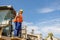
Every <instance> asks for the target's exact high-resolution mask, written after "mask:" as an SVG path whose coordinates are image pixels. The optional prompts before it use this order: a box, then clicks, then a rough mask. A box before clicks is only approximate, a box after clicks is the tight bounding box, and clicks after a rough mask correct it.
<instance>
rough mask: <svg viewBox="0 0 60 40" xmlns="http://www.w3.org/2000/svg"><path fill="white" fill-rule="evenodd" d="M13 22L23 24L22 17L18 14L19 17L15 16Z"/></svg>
mask: <svg viewBox="0 0 60 40" xmlns="http://www.w3.org/2000/svg"><path fill="white" fill-rule="evenodd" d="M13 22H23V17H22V15H21V14H20V16H16V17H15V18H14V19H13Z"/></svg>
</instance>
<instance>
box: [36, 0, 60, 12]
mask: <svg viewBox="0 0 60 40" xmlns="http://www.w3.org/2000/svg"><path fill="white" fill-rule="evenodd" d="M56 10H60V0H59V1H56V0H55V1H53V2H51V3H50V5H49V6H48V5H46V6H45V7H42V8H38V10H37V12H38V13H50V12H54V11H56Z"/></svg>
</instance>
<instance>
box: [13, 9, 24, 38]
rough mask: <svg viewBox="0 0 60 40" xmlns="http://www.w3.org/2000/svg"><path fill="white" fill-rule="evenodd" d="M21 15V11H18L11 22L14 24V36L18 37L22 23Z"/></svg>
mask: <svg viewBox="0 0 60 40" xmlns="http://www.w3.org/2000/svg"><path fill="white" fill-rule="evenodd" d="M22 13H23V10H20V11H19V13H18V15H17V16H16V17H15V18H14V20H13V22H14V23H15V30H14V36H19V33H20V37H21V27H22V22H23V17H22Z"/></svg>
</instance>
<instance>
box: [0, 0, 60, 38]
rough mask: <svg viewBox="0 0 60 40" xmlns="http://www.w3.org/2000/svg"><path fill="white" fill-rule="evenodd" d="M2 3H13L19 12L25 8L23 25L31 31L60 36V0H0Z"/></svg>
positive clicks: (0, 3)
mask: <svg viewBox="0 0 60 40" xmlns="http://www.w3.org/2000/svg"><path fill="white" fill-rule="evenodd" d="M0 5H12V6H13V7H14V9H15V10H16V11H17V12H18V11H19V10H20V9H23V10H24V13H23V19H24V22H23V25H27V26H28V27H27V28H28V29H27V30H28V31H29V32H31V29H34V30H35V33H36V34H37V33H38V34H39V33H42V35H43V37H45V36H47V33H48V32H52V33H53V34H54V36H55V37H60V0H0Z"/></svg>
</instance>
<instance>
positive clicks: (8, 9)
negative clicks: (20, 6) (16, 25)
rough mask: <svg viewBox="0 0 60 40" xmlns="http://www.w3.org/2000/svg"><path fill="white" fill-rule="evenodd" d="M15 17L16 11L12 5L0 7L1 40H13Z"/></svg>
mask: <svg viewBox="0 0 60 40" xmlns="http://www.w3.org/2000/svg"><path fill="white" fill-rule="evenodd" d="M15 16H16V11H15V10H14V9H13V7H12V6H11V5H7V6H0V40H8V39H9V38H10V40H12V39H11V36H12V31H13V27H12V19H14V17H15ZM4 38H6V39H4ZM7 38H8V39H7ZM15 39H16V38H15Z"/></svg>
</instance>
